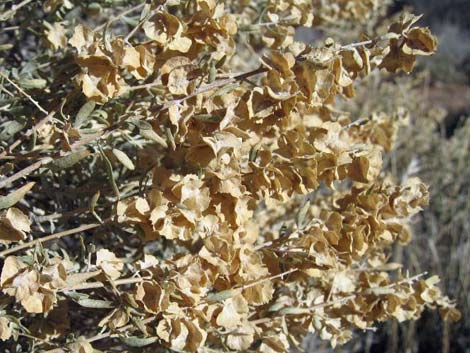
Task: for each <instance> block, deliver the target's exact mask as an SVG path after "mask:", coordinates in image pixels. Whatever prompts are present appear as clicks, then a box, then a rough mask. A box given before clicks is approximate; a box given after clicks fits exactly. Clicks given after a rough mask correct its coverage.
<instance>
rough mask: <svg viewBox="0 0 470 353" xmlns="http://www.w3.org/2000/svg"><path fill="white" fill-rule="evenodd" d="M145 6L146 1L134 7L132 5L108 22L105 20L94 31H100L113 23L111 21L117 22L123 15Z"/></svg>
mask: <svg viewBox="0 0 470 353" xmlns="http://www.w3.org/2000/svg"><path fill="white" fill-rule="evenodd" d="M144 6H145V2H143V3H142V4H139V5H136V6H134V7H131V8H130V9H128V10H125V11H123V12H121V13H120V14H119V15H117V16H114V17H113V18H111V19H110V20H109V21H108V22H105V23H103V24H102V25H100V26H98V27H96V28H95V29H94V31H95V32H99V31H101V30H102V29H103V28H104V27H106V26H107V25H108V24H111V23H113V22H116V21H118V20H120V19H121V18H122V17H124V16H126V15H128V14H130V13H132V12H134V11H137V10H139V9H141V8H142V7H144Z"/></svg>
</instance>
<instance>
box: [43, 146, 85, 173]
mask: <svg viewBox="0 0 470 353" xmlns="http://www.w3.org/2000/svg"><path fill="white" fill-rule="evenodd" d="M90 154H91V153H90V151H88V150H81V151H78V152H74V153H71V154H68V155H66V156H64V157H61V158H59V159H57V160H55V161H52V162H51V163H49V168H50V169H51V170H52V171H59V170H63V169H67V168H70V167H73V166H74V165H75V164H77V163H78V162H80V161H81V160H82V159H84V158H86V157H88V156H89V155H90Z"/></svg>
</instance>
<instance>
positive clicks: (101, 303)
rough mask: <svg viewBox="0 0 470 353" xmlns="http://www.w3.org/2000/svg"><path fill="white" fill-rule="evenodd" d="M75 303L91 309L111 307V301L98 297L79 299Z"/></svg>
mask: <svg viewBox="0 0 470 353" xmlns="http://www.w3.org/2000/svg"><path fill="white" fill-rule="evenodd" d="M77 303H78V304H79V305H81V306H83V307H85V308H93V309H110V308H113V303H112V302H110V301H108V300H98V299H79V300H77Z"/></svg>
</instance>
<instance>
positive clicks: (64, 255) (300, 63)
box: [0, 0, 459, 353]
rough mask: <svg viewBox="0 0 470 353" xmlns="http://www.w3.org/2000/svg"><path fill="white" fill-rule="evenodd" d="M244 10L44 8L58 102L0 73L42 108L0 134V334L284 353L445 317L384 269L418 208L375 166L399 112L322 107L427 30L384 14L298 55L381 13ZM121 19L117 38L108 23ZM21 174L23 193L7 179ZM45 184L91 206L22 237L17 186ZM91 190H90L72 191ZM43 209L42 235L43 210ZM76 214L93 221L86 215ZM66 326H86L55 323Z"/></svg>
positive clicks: (161, 4)
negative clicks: (311, 34)
mask: <svg viewBox="0 0 470 353" xmlns="http://www.w3.org/2000/svg"><path fill="white" fill-rule="evenodd" d="M249 3H250V2H249V1H226V2H216V1H215V0H195V1H177V0H176V1H174V0H168V1H152V2H149V3H145V4H144V3H141V4H139V3H138V4H137V5H136V6H135V7H133V8H130V9H124V10H123V12H122V13H121V14H119V15H117V16H116V17H113V18H112V19H111V20H109V21H108V23H106V24H105V25H101V26H97V27H96V28H91V27H90V26H87V25H85V24H76V23H74V22H73V21H72V20H70V19H68V20H60V18H61V16H59V15H57V13H62V15H63V16H66V14H68V13H73V12H72V10H73V8H74V6H73V4H71V3H70V2H69V1H46V2H45V4H44V11H46V13H50V14H56V16H57V17H55V19H56V21H55V22H54V23H53V24H49V23H47V25H45V30H44V38H45V40H46V42H47V44H48V45H49V47H50V48H51V49H50V52H49V55H50V56H52V57H57V58H59V59H57V60H58V61H59V60H62V58H63V57H66V59H64V60H65V61H66V64H64V63H62V64H61V65H63V66H60V70H59V71H58V72H55V71H52V74H53V75H52V76H54V74H56V75H57V76H55V77H53V78H51V80H52V82H51V83H50V85H49V87H50V90H51V91H52V90H53V89H54V88H56V89H58V88H57V87H61V88H60V89H58V92H57V95H58V97H54V98H51V99H49V100H48V99H47V97H46V98H44V101H45V102H46V103H47V105H48V109H49V110H50V112H49V111H48V110H46V109H44V108H43V107H42V106H41V105H40V104H39V103H38V102H36V101H35V100H34V99H33V98H32V97H31V96H30V95H29V94H28V93H26V92H25V90H24V89H23V88H24V86H23V88H22V87H20V86H21V85H20V86H18V85H17V84H16V83H15V80H14V76H12V78H9V77H8V76H7V75H3V74H2V76H3V77H4V78H5V80H7V82H8V83H9V84H11V85H13V86H14V87H15V88H17V89H18V90H19V92H20V93H22V94H23V95H24V96H25V97H26V98H27V102H33V103H35V105H36V108H37V111H36V113H38V112H42V113H45V114H46V117H45V118H43V119H41V120H40V121H39V123H38V124H36V125H35V126H33V127H32V128H31V130H28V132H26V133H25V134H24V136H23V137H20V138H19V139H18V140H16V141H14V142H11V139H12V138H13V137H14V136H15V133H13V134H12V136H10V140H7V141H9V144H10V145H9V147H8V148H7V149H6V150H5V152H4V153H3V154H2V158H8V157H9V156H15V154H14V152H13V150H14V149H15V148H17V147H18V146H20V145H21V144H22V142H23V140H24V138H25V137H29V136H32V135H34V137H35V145H34V148H33V150H31V151H28V150H27V147H24V149H23V150H22V154H24V155H25V156H26V158H25V159H26V160H27V161H30V160H31V159H33V160H34V163H30V164H28V165H27V166H26V167H24V168H23V169H21V168H19V167H18V166H17V165H10V166H9V167H5V168H4V170H6V172H7V173H10V172H13V174H12V175H11V176H8V177H7V178H5V179H4V180H3V181H0V184H1V187H8V188H10V194H9V195H8V196H3V197H1V198H0V207H1V209H4V211H3V213H2V215H1V218H0V222H1V223H0V241H1V242H2V243H4V244H6V245H10V244H11V243H13V242H18V241H23V242H24V244H20V245H13V246H11V247H10V248H8V249H5V250H4V251H2V252H0V255H2V256H7V255H9V256H8V257H6V259H5V261H4V264H3V268H2V271H1V278H0V287H1V289H2V293H3V294H2V296H1V298H0V299H1V311H0V339H2V340H13V339H14V340H17V341H18V342H19V344H20V345H32V346H33V347H35V349H44V350H46V349H49V351H48V352H52V351H53V352H63V351H72V352H86V353H88V352H94V351H96V349H98V348H99V349H102V350H103V351H106V348H105V347H106V346H102V342H103V341H105V340H107V341H109V342H115V343H114V345H115V346H116V345H117V346H118V347H124V346H131V347H132V346H134V347H144V346H149V347H151V346H152V345H153V344H155V345H159V346H164V347H167V348H168V349H171V350H176V351H197V350H200V351H211V350H217V351H219V350H222V351H227V350H233V351H243V350H248V349H250V350H256V351H260V352H284V351H288V350H289V348H290V347H299V346H300V345H301V342H302V338H303V337H304V336H305V335H306V334H307V333H308V332H316V333H318V334H319V336H320V337H321V338H322V339H326V340H329V341H330V342H331V344H332V345H336V344H341V343H344V342H346V341H347V340H348V339H349V338H350V337H351V335H352V331H353V330H354V329H363V330H365V329H370V328H372V326H373V324H374V323H375V322H377V321H383V320H388V319H392V318H395V319H398V320H399V321H402V320H409V319H416V318H417V317H418V316H419V315H420V313H421V312H422V311H423V309H424V308H426V307H431V308H439V310H441V312H442V314H443V316H444V317H445V318H446V319H447V318H451V319H456V318H458V316H459V313H458V311H457V310H456V309H455V308H454V305H453V303H452V302H451V301H449V299H448V298H447V297H445V296H443V295H442V294H441V293H440V291H439V289H438V288H437V287H436V283H437V279H436V277H430V278H427V279H425V278H421V277H422V275H417V276H414V277H408V276H407V275H405V274H403V273H402V271H401V266H400V265H399V264H396V263H391V262H390V261H389V257H390V256H389V254H390V249H391V247H392V246H393V245H394V244H396V243H399V244H406V243H407V242H408V241H409V240H410V231H409V229H408V227H407V220H408V219H409V218H410V217H411V216H412V215H413V214H415V213H417V212H419V210H420V209H421V207H422V206H423V205H425V204H426V202H427V191H426V187H425V186H424V185H423V184H422V183H421V182H420V181H419V180H417V179H411V180H408V181H405V182H403V183H402V185H396V184H395V183H394V182H393V181H392V179H391V178H389V177H386V176H384V175H382V173H381V167H382V153H384V152H387V151H389V150H390V149H391V148H392V145H393V141H394V139H395V136H396V134H397V129H398V127H399V126H400V125H401V124H403V123H406V119H407V116H406V113H404V112H402V111H398V112H397V114H396V115H394V116H388V115H385V114H381V113H377V114H374V115H372V116H371V117H368V118H363V119H357V120H355V119H352V118H351V117H350V116H349V115H348V114H347V113H345V112H342V111H340V110H339V109H338V107H337V100H338V98H339V97H343V98H346V99H349V98H352V97H353V96H354V82H355V81H356V80H359V79H361V78H363V77H365V76H367V75H368V74H369V73H370V72H371V71H373V70H380V69H385V70H387V71H389V72H392V73H393V72H397V71H400V70H403V71H405V72H407V73H409V72H410V71H411V70H412V69H413V66H414V64H415V60H416V56H418V55H431V54H432V53H433V52H434V51H435V49H436V40H435V38H434V37H433V36H432V35H431V34H430V32H429V30H428V29H426V28H421V27H417V26H416V22H417V20H418V19H419V18H418V17H416V16H413V15H403V16H402V17H401V18H400V20H398V21H397V22H394V23H392V24H391V25H390V27H389V31H388V32H387V33H381V34H380V35H378V36H377V37H373V38H365V39H364V40H363V41H361V42H359V43H353V44H349V45H339V44H337V43H335V41H333V40H332V39H327V40H326V41H325V43H324V44H322V45H321V46H317V47H313V46H309V45H306V44H304V43H301V42H298V41H296V40H295V38H294V34H295V27H296V26H315V25H317V24H320V23H322V24H323V25H324V24H325V23H328V22H330V21H339V20H342V21H347V20H353V21H355V20H357V19H361V20H367V19H368V18H369V17H368V16H369V12H370V11H378V10H379V9H380V8H382V7H383V5H381V4H379V3H381V2H379V1H372V0H355V1H352V0H351V1H345V0H337V1H333V0H331V1H313V2H312V1H299V0H290V1H287V0H270V1H265V2H261V3H263V6H262V8H261V9H258V8H257V7H258V6H259V4H254V5H253V6H249ZM95 10H96V9H95ZM139 10H140V11H141V12H142V13H141V16H140V18H138V19H137V21H134V23H133V26H132V27H131V29H129V30H128V31H127V32H125V29H126V27H125V26H116V27H117V28H115V31H113V30H112V27H113V24H115V22H116V21H119V20H121V19H122V18H125V16H126V15H129V14H130V13H132V11H139ZM258 10H260V11H258ZM15 11H19V10H18V9H15ZM14 15H15V13H13V14H12V15H11V16H13V17H14ZM50 16H52V15H50ZM128 21H130V19H128ZM263 21H265V22H263ZM67 26H69V27H70V29H71V31H70V32H67V30H66V28H67ZM242 28H243V29H247V32H245V33H244V32H243V30H242ZM72 29H73V30H72ZM253 30H255V31H256V32H255V33H253ZM123 32H124V33H123ZM246 33H249V35H248V37H247V36H244V35H245V34H246ZM244 40H246V43H244ZM243 45H247V46H249V47H250V48H251V50H252V51H253V52H254V53H260V56H259V64H260V66H259V67H257V68H254V69H253V67H251V68H249V69H248V67H249V66H250V65H252V63H253V60H251V61H250V60H245V59H246V58H247V56H246V53H240V55H238V52H237V50H238V49H239V50H240V52H243V51H242V50H241V46H243ZM60 52H62V54H61V55H59V53H60ZM67 55H68V56H67ZM67 60H68V61H67ZM70 60H73V63H72V62H70ZM67 65H68V66H67ZM51 70H53V69H51ZM235 70H243V71H242V72H241V73H240V72H238V73H234V72H235ZM245 70H246V71H245ZM64 73H65V74H73V75H74V82H68V81H64V78H63V75H64ZM31 81H32V80H31V79H30V80H29V81H28V82H29V84H30V85H33V86H34V85H36V86H37V84H38V83H37V81H34V83H32V82H31ZM36 86H34V87H32V88H33V89H34V88H37V87H36ZM52 93H54V92H52ZM83 96H84V97H86V100H87V101H86V102H85V103H84V104H81V105H80V106H78V107H77V102H76V101H77V100H78V101H79V100H80V97H83ZM57 101H60V104H59V105H58V107H57V108H53V106H54V104H56V105H57ZM43 104H44V103H43ZM97 105H98V106H97ZM49 107H52V108H49ZM55 115H57V117H55ZM59 115H60V116H59ZM73 117H74V118H73ZM20 130H21V129H20ZM20 130H19V131H20ZM84 146H87V149H83V147H84ZM123 150H126V151H127V153H126V152H124V151H123ZM8 168H9V170H8ZM119 168H120V169H121V171H119ZM64 176H65V177H66V178H67V182H66V184H68V185H64V180H62V179H61V178H63V177H64ZM23 177H27V178H29V179H30V181H31V182H30V183H28V184H26V185H25V186H23V187H21V188H18V187H16V188H15V187H13V186H12V185H13V184H12V183H14V182H16V181H17V180H19V179H21V178H23ZM37 178H42V181H43V182H44V183H43V184H42V186H39V185H37V184H36V185H35V184H34V183H33V182H32V180H37ZM59 179H60V180H62V181H59V183H61V185H63V186H66V187H69V186H70V185H73V186H75V190H77V189H79V190H84V191H78V193H79V195H80V196H79V198H81V199H83V200H86V201H87V202H88V204H89V207H87V208H86V209H85V211H83V209H80V211H79V212H78V213H74V212H73V210H71V209H68V210H66V211H71V212H72V213H73V214H74V215H75V217H77V219H79V221H80V222H79V223H81V225H79V226H78V227H77V228H74V229H66V228H64V229H63V230H62V231H61V232H58V233H55V234H52V235H50V236H49V237H43V238H36V239H34V240H33V238H32V236H31V235H30V233H31V229H34V228H33V225H34V222H36V223H38V225H39V224H40V221H38V218H40V217H39V215H38V214H35V210H34V209H33V208H36V209H37V208H40V207H42V206H40V205H43V204H44V203H47V202H45V201H44V200H43V199H42V198H43V197H44V196H42V197H41V198H40V199H38V200H37V201H36V200H35V199H31V200H32V201H30V202H27V201H24V203H23V207H20V208H22V209H23V210H21V209H19V208H18V207H19V206H18V207H17V205H16V204H17V203H18V202H19V201H20V200H28V198H29V197H30V196H29V195H30V194H31V193H32V192H34V191H35V190H38V191H39V192H40V193H41V192H44V193H45V194H47V195H50V194H51V192H50V188H51V187H52V188H54V187H57V185H55V186H54V184H53V183H54V180H59ZM94 180H95V181H96V184H97V185H96V187H95V188H93V187H92V186H91V185H90V187H84V186H83V184H84V183H87V182H88V183H90V184H91V183H92V182H93V181H94ZM49 181H51V183H52V186H47V185H49V184H48V183H49ZM56 184H57V183H56ZM107 184H109V187H108V186H107ZM46 186H47V187H49V190H48V189H47V187H46ZM42 188H43V189H42ZM31 190H32V191H31ZM327 190H330V192H327ZM76 192H77V191H76ZM46 197H50V201H51V202H50V203H52V204H54V202H57V200H60V198H67V197H66V196H64V195H62V196H60V197H59V196H57V195H51V196H46ZM72 198H73V197H72ZM100 200H101V201H100ZM103 200H104V201H103ZM36 202H37V203H36ZM70 202H71V203H72V205H74V203H73V202H72V201H70ZM59 204H61V202H58V203H57V204H55V206H53V207H57V206H58V205H59ZM14 205H15V207H12V206H14ZM25 205H26V206H27V205H31V209H29V210H28V209H27V208H26V207H24V206H25ZM51 207H52V206H50V204H48V206H46V207H45V208H46V209H47V210H51ZM57 209H58V207H57V208H55V209H53V211H57ZM27 212H30V216H31V215H34V217H33V224H32V222H31V220H30V217H29V216H28V215H26V213H27ZM80 213H81V216H80ZM64 216H65V212H63V213H62V214H60V215H59V216H58V217H57V218H61V217H64ZM42 217H43V218H44V217H45V218H46V219H47V220H49V221H50V222H51V223H52V224H54V222H53V221H52V220H54V219H55V218H54V217H53V215H50V217H49V216H47V215H44V214H43V215H42ZM67 217H69V216H67ZM80 217H81V218H80ZM87 217H88V219H92V218H93V217H94V218H95V219H97V220H98V223H89V224H84V220H85V219H87ZM64 225H65V226H67V224H66V223H65V224H62V225H60V224H55V226H59V227H60V226H64ZM36 229H37V228H36ZM39 229H40V228H39ZM92 229H98V232H99V233H100V235H96V238H97V239H96V240H95V241H93V240H91V239H90V238H85V239H83V238H81V243H78V242H73V241H71V243H68V244H67V246H68V247H67V246H66V247H63V248H62V249H61V251H60V252H59V251H57V249H54V247H52V248H50V249H46V248H43V247H42V246H41V244H43V243H45V242H46V241H50V240H54V239H59V238H63V237H66V236H69V235H72V234H77V233H80V232H86V231H90V230H92ZM52 231H53V230H52ZM139 235H140V237H139ZM129 238H132V239H129ZM85 243H91V244H92V246H90V245H89V246H88V247H87V245H86V244H85ZM96 246H98V247H99V248H100V249H99V250H98V251H96V250H95V247H96ZM27 248H29V250H27V252H26V254H25V255H23V256H20V255H17V254H15V253H16V252H18V251H20V250H23V249H27ZM78 248H80V249H81V250H78ZM78 252H81V253H80V254H79V253H78ZM12 254H15V255H12ZM122 288H126V290H123V289H122ZM70 305H79V306H80V307H81V310H79V311H78V313H73V312H72V311H71V310H70V309H69V306H70ZM98 309H109V312H108V313H107V314H103V311H101V310H98ZM83 312H85V313H86V315H85V314H82V313H83ZM30 314H39V315H37V316H35V317H33V316H31V315H30ZM77 315H78V317H81V316H80V315H82V316H83V317H86V318H87V320H88V321H87V322H88V323H89V325H91V326H92V327H90V326H88V327H84V326H79V324H76V323H75V324H72V323H70V322H69V317H71V316H74V317H77ZM71 326H73V329H72V328H71ZM93 326H94V327H96V328H95V329H94V327H93ZM100 328H101V329H100ZM100 330H101V333H97V331H100ZM69 332H73V333H74V335H72V336H70V335H68V333H69ZM93 334H95V336H93ZM78 336H79V337H78ZM117 338H118V339H119V340H118V341H116V339H117ZM116 342H117V343H116ZM92 345H94V346H95V348H93V346H92ZM51 347H52V349H51ZM54 347H65V348H54ZM94 349H95V350H94ZM123 349H124V348H123Z"/></svg>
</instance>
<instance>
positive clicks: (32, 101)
mask: <svg viewBox="0 0 470 353" xmlns="http://www.w3.org/2000/svg"><path fill="white" fill-rule="evenodd" d="M0 76H2V77H3V78H4V79H5V80H7V81H8V82H10V84H11V85H12V86H14V87H15V88H16V89H17V90H18V91H19V92H20V93H21V94H22V95H24V96H25V97H26V98H28V99H29V100H30V101H31V103H33V104H34V105H35V106H36V108H38V109H39V110H40V111H41V112H43V113H44V114H46V115H49V112H48V111H47V110H46V109H44V108H43V107H41V105H40V104H39V103H38V102H36V101H35V100H34V99H33V98H32V97H31V96H30V95H29V94H28V93H26V92H25V91H23V89H22V88H21V87H20V86H18V85H17V84H16V83H15V82H13V81H12V80H10V79H9V78H8V76H6V75H5V74H3V73H2V72H0Z"/></svg>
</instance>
